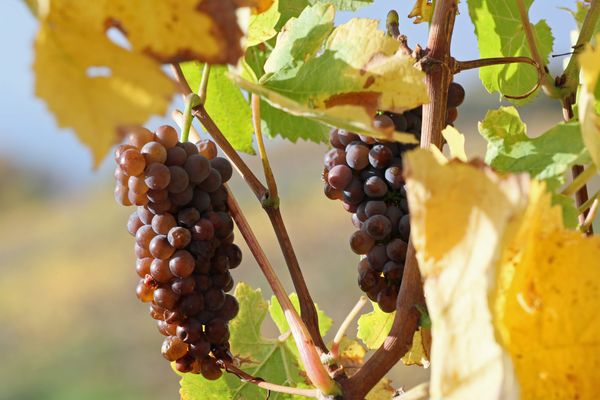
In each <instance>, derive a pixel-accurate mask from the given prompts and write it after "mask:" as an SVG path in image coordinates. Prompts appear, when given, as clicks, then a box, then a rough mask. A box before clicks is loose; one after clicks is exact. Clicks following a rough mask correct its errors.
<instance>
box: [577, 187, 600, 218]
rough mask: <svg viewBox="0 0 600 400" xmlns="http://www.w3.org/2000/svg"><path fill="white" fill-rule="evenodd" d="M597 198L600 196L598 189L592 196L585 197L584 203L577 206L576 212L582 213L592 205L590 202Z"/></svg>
mask: <svg viewBox="0 0 600 400" xmlns="http://www.w3.org/2000/svg"><path fill="white" fill-rule="evenodd" d="M598 198H600V190H598V191H597V192H596V193H594V194H593V195H592V197H590V198H589V199H587V200H586V202H585V203H583V204H582V205H580V206H579V207H577V212H579V213H580V214H582V213H583V212H584V211H586V210H588V209H589V208H590V207H591V206H592V203H593V202H594V200H596V199H598Z"/></svg>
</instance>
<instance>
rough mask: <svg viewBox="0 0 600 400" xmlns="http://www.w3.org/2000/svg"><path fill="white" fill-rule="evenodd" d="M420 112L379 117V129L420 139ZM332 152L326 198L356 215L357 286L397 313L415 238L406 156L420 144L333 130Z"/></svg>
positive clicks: (456, 96)
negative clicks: (404, 168) (412, 235)
mask: <svg viewBox="0 0 600 400" xmlns="http://www.w3.org/2000/svg"><path fill="white" fill-rule="evenodd" d="M448 94H449V96H448V112H447V115H446V123H447V124H452V123H453V122H454V121H455V120H456V118H457V116H458V110H457V107H458V106H459V105H460V104H461V103H462V101H463V100H464V95H465V92H464V89H463V88H462V86H461V85H459V84H457V83H454V82H452V83H451V84H450V88H449V93H448ZM421 113H422V108H421V107H418V108H415V109H412V110H408V111H406V112H404V113H403V114H394V113H389V112H384V113H382V114H379V115H377V116H376V117H375V126H377V127H378V128H379V129H382V130H384V131H386V130H387V131H393V130H396V131H401V132H409V133H413V134H414V135H415V137H416V138H417V139H420V137H421ZM329 141H330V143H331V145H332V146H333V148H332V149H331V150H329V151H328V152H327V153H326V154H325V160H324V163H325V170H324V172H323V179H324V181H325V188H324V191H325V195H326V196H327V197H328V198H329V199H332V200H341V201H342V204H343V206H344V209H345V210H346V211H348V212H350V213H352V223H353V224H354V226H355V227H356V228H357V231H356V232H354V233H353V234H352V236H351V237H350V248H351V249H352V251H353V252H355V253H356V254H359V255H366V257H364V258H362V259H361V261H360V262H359V264H358V285H359V287H360V289H361V290H362V291H363V292H365V293H366V294H367V296H368V297H369V298H370V299H371V300H373V301H376V302H377V303H378V304H379V307H380V308H381V309H382V310H383V311H385V312H392V311H394V310H395V309H396V298H397V296H398V291H399V290H400V284H401V281H402V273H403V272H404V262H405V260H406V251H407V248H408V239H409V236H410V219H409V209H408V201H407V198H406V190H405V187H404V183H405V182H404V178H403V171H402V155H403V153H404V152H405V151H407V150H409V149H412V148H414V147H416V146H417V145H415V144H404V143H395V142H390V141H385V140H380V139H375V138H372V137H369V136H363V135H357V134H354V133H351V132H347V131H345V130H343V129H333V130H331V132H330V135H329Z"/></svg>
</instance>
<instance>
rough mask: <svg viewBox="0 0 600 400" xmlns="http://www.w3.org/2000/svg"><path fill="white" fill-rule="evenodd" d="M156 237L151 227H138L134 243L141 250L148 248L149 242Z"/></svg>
mask: <svg viewBox="0 0 600 400" xmlns="http://www.w3.org/2000/svg"><path fill="white" fill-rule="evenodd" d="M154 236H156V232H154V230H153V229H152V225H144V226H142V227H140V228H139V229H138V231H137V233H136V234H135V242H136V243H137V244H139V245H140V246H141V247H143V248H146V249H147V248H149V246H150V242H151V241H152V239H153V238H154Z"/></svg>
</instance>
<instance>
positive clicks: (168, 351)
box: [161, 336, 188, 361]
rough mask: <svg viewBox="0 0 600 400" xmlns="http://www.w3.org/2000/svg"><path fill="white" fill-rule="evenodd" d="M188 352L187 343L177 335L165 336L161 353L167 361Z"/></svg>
mask: <svg viewBox="0 0 600 400" xmlns="http://www.w3.org/2000/svg"><path fill="white" fill-rule="evenodd" d="M187 352H188V345H187V344H186V343H184V342H183V341H182V340H181V339H179V338H178V337H177V336H169V337H167V338H165V340H164V342H163V344H162V348H161V354H162V355H163V357H164V358H166V359H167V360H169V361H175V360H177V359H180V358H182V357H184V356H185V355H186V354H187Z"/></svg>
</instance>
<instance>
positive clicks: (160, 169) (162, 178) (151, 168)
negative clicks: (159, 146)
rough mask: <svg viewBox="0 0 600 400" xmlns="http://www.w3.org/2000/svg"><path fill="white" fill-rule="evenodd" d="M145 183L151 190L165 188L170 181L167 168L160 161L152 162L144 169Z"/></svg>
mask: <svg viewBox="0 0 600 400" xmlns="http://www.w3.org/2000/svg"><path fill="white" fill-rule="evenodd" d="M144 181H145V182H146V185H148V187H149V188H150V189H152V190H162V189H166V188H167V186H168V185H169V182H170V181H171V173H170V171H169V168H168V167H167V166H166V165H164V164H160V163H152V164H150V165H148V168H147V169H146V179H145V180H144Z"/></svg>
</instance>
